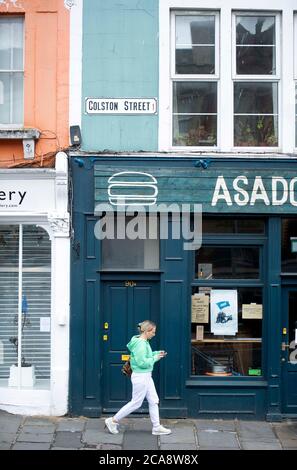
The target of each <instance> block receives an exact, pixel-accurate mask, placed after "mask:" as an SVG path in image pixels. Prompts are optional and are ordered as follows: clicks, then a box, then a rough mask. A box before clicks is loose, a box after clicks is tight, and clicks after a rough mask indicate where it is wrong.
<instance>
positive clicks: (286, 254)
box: [282, 218, 297, 273]
mask: <svg viewBox="0 0 297 470" xmlns="http://www.w3.org/2000/svg"><path fill="white" fill-rule="evenodd" d="M291 237H297V219H296V218H290V219H283V220H282V272H284V273H297V253H294V252H292V248H291Z"/></svg>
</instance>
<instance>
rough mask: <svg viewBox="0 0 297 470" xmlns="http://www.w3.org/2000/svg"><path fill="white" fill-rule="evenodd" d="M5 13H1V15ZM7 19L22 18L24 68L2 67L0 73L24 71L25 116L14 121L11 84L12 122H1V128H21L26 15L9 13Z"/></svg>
mask: <svg viewBox="0 0 297 470" xmlns="http://www.w3.org/2000/svg"><path fill="white" fill-rule="evenodd" d="M1 16H3V15H0V17H1ZM5 18H7V19H9V18H10V19H11V20H15V19H17V18H18V19H21V20H22V22H23V68H22V69H21V70H20V69H9V70H7V69H1V68H0V73H8V74H15V73H22V75H23V103H22V107H23V109H22V116H23V122H13V120H12V118H13V109H12V108H13V91H12V86H11V85H10V121H11V122H10V123H8V124H3V123H1V122H0V130H1V129H19V128H22V127H24V78H25V16H24V15H18V16H13V15H8V16H5Z"/></svg>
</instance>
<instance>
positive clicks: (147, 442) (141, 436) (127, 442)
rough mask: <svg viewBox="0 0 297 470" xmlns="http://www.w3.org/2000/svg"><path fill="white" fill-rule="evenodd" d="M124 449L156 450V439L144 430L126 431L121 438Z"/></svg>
mask: <svg viewBox="0 0 297 470" xmlns="http://www.w3.org/2000/svg"><path fill="white" fill-rule="evenodd" d="M123 449H124V450H157V449H158V439H157V436H153V435H152V434H151V433H148V432H146V431H126V432H125V434H124V440H123Z"/></svg>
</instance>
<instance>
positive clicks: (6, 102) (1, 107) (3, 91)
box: [0, 72, 11, 124]
mask: <svg viewBox="0 0 297 470" xmlns="http://www.w3.org/2000/svg"><path fill="white" fill-rule="evenodd" d="M10 86H11V75H10V73H1V72H0V124H9V123H10Z"/></svg>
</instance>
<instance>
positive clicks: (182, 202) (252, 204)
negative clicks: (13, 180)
mask: <svg viewBox="0 0 297 470" xmlns="http://www.w3.org/2000/svg"><path fill="white" fill-rule="evenodd" d="M71 169H72V188H73V197H72V223H73V240H72V248H73V249H72V293H71V351H70V357H71V366H70V369H71V378H70V412H71V413H72V414H74V415H85V416H101V415H102V414H104V413H113V412H114V411H116V410H117V409H118V408H119V407H120V406H122V405H123V404H124V403H125V402H126V401H127V400H128V399H129V395H130V393H131V387H130V382H129V379H126V378H125V377H124V376H123V375H122V374H121V366H122V364H123V361H124V360H125V356H126V355H127V353H128V351H127V349H126V344H127V342H128V340H129V338H130V337H131V336H132V335H133V334H136V325H137V323H138V322H139V321H140V320H142V319H145V318H151V319H153V320H154V321H155V322H156V323H157V335H156V338H155V339H154V342H155V344H152V346H153V348H154V349H158V348H162V349H165V350H166V351H167V352H168V355H167V357H166V359H164V360H163V361H161V362H160V363H159V364H157V366H156V368H155V371H154V374H155V380H156V383H157V388H158V392H159V397H160V410H161V416H163V417H214V416H215V417H235V416H236V417H239V418H240V417H241V418H245V419H253V418H260V419H268V420H274V419H280V418H281V417H282V416H283V415H287V414H289V415H290V416H294V415H297V395H296V390H297V361H296V357H295V326H296V325H295V321H297V257H296V254H295V253H294V249H293V251H292V247H291V242H292V240H291V238H294V237H297V173H296V161H295V160H294V159H290V158H275V159H273V158H270V159H268V158H267V159H265V158H263V157H262V158H259V159H256V160H255V159H253V160H249V159H248V158H236V159H235V158H231V157H230V158H214V157H209V158H200V157H169V156H166V157H164V156H163V157H162V156H158V157H156V156H136V155H135V156H125V157H121V156H108V157H107V156H104V155H102V156H100V155H97V156H88V157H86V156H82V155H81V156H78V155H73V156H72V157H71ZM127 198H128V199H127ZM125 200H126V201H127V200H128V201H129V203H130V204H132V208H133V204H136V203H137V204H139V202H141V203H142V204H143V206H144V207H146V209H145V210H146V214H147V215H148V214H149V213H155V215H156V214H158V218H157V224H159V225H158V227H159V232H158V233H159V239H157V240H154V241H150V242H149V243H147V242H146V241H141V242H140V241H137V240H134V241H131V240H130V241H129V242H126V241H125V240H123V241H121V244H119V245H113V242H111V243H109V242H107V244H106V242H105V241H100V240H99V239H98V238H97V235H96V236H95V234H98V232H97V229H98V221H99V220H100V213H101V215H103V217H105V215H106V214H105V213H107V214H109V215H110V214H112V213H114V214H117V213H118V212H119V211H122V210H123V207H124V208H125ZM172 204H175V206H174V207H173V208H172V206H171V209H172V210H171V212H170V210H169V216H168V217H167V218H166V219H165V220H166V227H167V229H168V230H167V231H168V236H165V237H163V236H162V235H161V232H160V227H161V225H162V224H161V220H163V219H162V217H163V216H164V213H166V211H167V209H168V207H170V205H172ZM176 204H177V206H178V207H179V208H181V207H183V210H184V214H183V216H182V217H180V216H179V215H180V214H177V212H178V210H177V206H176ZM200 205H202V228H203V239H202V246H201V247H198V245H197V244H199V237H198V234H197V233H195V236H194V240H195V243H196V246H194V245H193V247H192V248H193V249H185V239H183V238H182V237H177V236H176V233H177V232H178V229H181V225H182V221H183V220H186V219H187V220H191V226H190V228H191V230H193V231H194V232H195V231H197V232H198V226H199V224H197V226H196V225H195V223H196V219H195V214H196V213H198V212H199V208H200ZM150 211H151V212H150ZM154 211H155V212H154ZM189 214H190V215H189ZM101 220H102V219H101ZM129 220H133V216H132V215H131V214H130V219H129ZM197 220H198V219H197ZM163 228H164V227H163ZM196 236H197V238H196ZM133 263H134V264H133ZM217 294H219V295H220V294H224V295H231V296H235V297H236V302H237V303H236V305H237V310H236V322H237V325H236V331H235V332H234V331H233V332H231V334H228V333H230V331H228V325H227V324H228V318H227V317H226V325H225V327H226V328H227V329H226V331H225V333H224V334H221V333H217V332H216V331H215V330H214V324H213V323H212V322H213V320H212V317H211V316H212V313H211V312H212V307H211V305H212V304H211V302H212V301H213V300H212V299H214V298H215V295H217ZM197 302H198V304H199V305H198V304H197ZM197 305H198V310H197ZM199 309H200V310H199ZM197 312H198V317H197V316H195V315H197ZM199 315H200V316H199ZM229 317H230V316H229ZM229 319H230V318H229ZM231 320H232V319H231ZM224 321H225V320H224ZM231 323H232V321H230V322H229V325H230V326H231ZM139 412H140V413H145V412H147V409H146V406H144V407H143V408H142V409H141V410H139Z"/></svg>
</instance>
